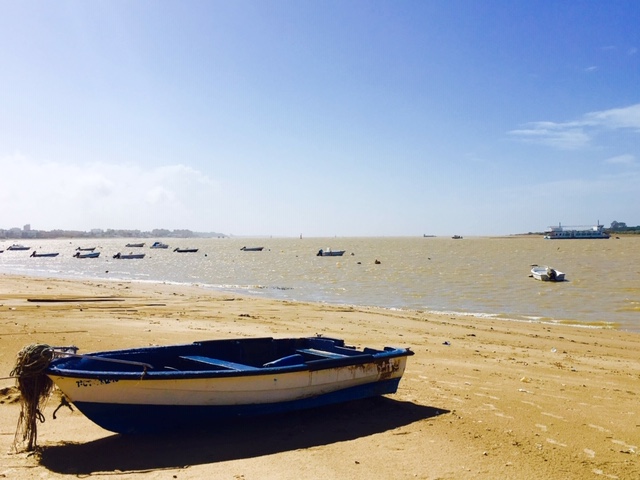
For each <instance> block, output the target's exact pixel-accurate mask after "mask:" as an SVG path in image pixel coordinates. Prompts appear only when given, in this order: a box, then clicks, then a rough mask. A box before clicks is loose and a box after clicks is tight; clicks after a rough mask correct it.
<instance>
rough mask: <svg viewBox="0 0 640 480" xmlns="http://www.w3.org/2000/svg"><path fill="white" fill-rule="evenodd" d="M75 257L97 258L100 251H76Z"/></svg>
mask: <svg viewBox="0 0 640 480" xmlns="http://www.w3.org/2000/svg"><path fill="white" fill-rule="evenodd" d="M73 256H74V257H76V258H98V257H99V256H100V252H94V251H93V250H90V251H80V252H76V253H75V254H74V255H73Z"/></svg>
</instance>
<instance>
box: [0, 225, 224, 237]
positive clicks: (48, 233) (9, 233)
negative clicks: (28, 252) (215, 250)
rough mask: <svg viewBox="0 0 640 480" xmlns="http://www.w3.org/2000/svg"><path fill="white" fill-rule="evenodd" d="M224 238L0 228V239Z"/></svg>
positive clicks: (206, 234) (184, 233)
mask: <svg viewBox="0 0 640 480" xmlns="http://www.w3.org/2000/svg"><path fill="white" fill-rule="evenodd" d="M171 237H173V238H224V237H227V235H225V234H224V233H216V232H193V231H191V230H184V229H180V230H168V229H164V228H160V229H154V230H151V231H148V232H147V231H142V230H122V229H107V230H104V229H102V228H92V229H91V230H89V231H88V232H85V231H79V230H33V229H32V228H31V224H26V225H25V226H24V227H22V228H18V227H13V228H9V229H6V230H5V229H0V239H21V238H27V239H33V238H171Z"/></svg>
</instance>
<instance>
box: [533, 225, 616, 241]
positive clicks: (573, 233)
mask: <svg viewBox="0 0 640 480" xmlns="http://www.w3.org/2000/svg"><path fill="white" fill-rule="evenodd" d="M544 238H546V239H547V240H571V239H573V240H577V239H590V238H609V234H608V233H607V232H605V231H604V225H600V222H599V221H598V224H597V225H594V226H592V227H563V226H562V224H558V226H557V227H549V230H547V231H546V232H545V236H544Z"/></svg>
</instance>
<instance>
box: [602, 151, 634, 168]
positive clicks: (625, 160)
mask: <svg viewBox="0 0 640 480" xmlns="http://www.w3.org/2000/svg"><path fill="white" fill-rule="evenodd" d="M604 163H609V164H613V165H627V166H633V165H635V164H636V157H635V156H634V155H631V154H630V153H626V154H624V155H618V156H616V157H611V158H607V159H606V160H605V161H604Z"/></svg>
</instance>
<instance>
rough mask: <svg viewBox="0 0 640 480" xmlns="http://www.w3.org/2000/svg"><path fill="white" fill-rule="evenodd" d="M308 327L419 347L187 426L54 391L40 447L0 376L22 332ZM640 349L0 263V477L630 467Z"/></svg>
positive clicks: (132, 342)
mask: <svg viewBox="0 0 640 480" xmlns="http://www.w3.org/2000/svg"><path fill="white" fill-rule="evenodd" d="M105 298H108V299H110V301H96V300H97V299H99V300H104V299H105ZM54 299H55V300H56V301H55V302H52V301H50V300H54ZM47 300H49V301H47ZM61 300H63V301H61ZM315 334H323V335H326V336H331V337H337V338H343V339H344V340H345V341H346V342H347V343H349V344H351V345H356V346H359V347H363V346H371V347H376V348H379V347H382V346H387V345H389V346H397V347H411V348H412V350H413V351H414V352H415V355H414V356H412V357H410V358H409V361H408V364H407V369H406V372H405V375H404V377H403V379H402V381H401V383H400V388H399V390H398V393H397V394H395V395H390V396H388V397H384V398H379V399H371V400H365V401H359V402H352V403H349V404H344V405H338V406H334V407H329V408H323V409H318V410H309V411H306V412H302V413H296V414H291V415H287V416H279V417H271V418H264V419H258V420H253V421H245V422H242V423H238V424H235V425H231V426H223V427H221V428H216V429H212V430H211V431H210V432H206V433H205V432H201V431H200V432H194V433H193V434H192V435H189V434H187V433H180V434H168V435H165V436H135V437H127V436H120V435H115V434H112V433H111V432H108V431H105V430H103V429H101V428H100V427H98V426H96V425H94V424H93V423H91V422H90V421H89V420H87V419H86V418H85V417H84V416H83V415H82V414H80V413H79V412H77V411H76V410H73V411H71V410H70V409H69V408H67V407H62V408H60V409H59V410H57V411H56V413H55V416H56V418H55V419H54V418H53V413H54V411H55V410H56V407H58V405H59V403H60V402H59V400H60V395H59V393H56V392H54V394H53V395H52V397H51V398H50V400H49V403H48V405H47V408H46V409H45V416H46V421H45V422H44V423H43V424H40V425H39V429H38V445H39V447H40V448H39V451H38V452H37V453H36V454H28V453H26V452H24V451H18V452H17V453H16V452H13V451H12V444H13V441H14V434H15V430H16V423H17V419H18V415H19V411H20V407H19V402H18V393H17V390H16V389H15V381H14V380H13V379H11V378H8V377H9V372H10V371H11V370H12V369H13V366H14V364H15V357H16V354H17V352H18V351H19V350H20V349H21V348H22V347H24V346H25V345H29V344H33V343H46V344H49V345H76V346H78V347H79V348H80V353H89V352H91V351H96V350H108V349H116V348H117V349H120V348H129V347H136V346H146V345H168V344H174V343H184V342H191V341H196V340H203V339H216V338H233V337H253V336H273V337H288V336H312V335H315ZM639 351H640V336H639V335H637V334H633V333H626V332H620V331H616V330H609V329H593V328H581V327H567V326H562V325H548V324H540V323H525V322H513V321H505V320H495V319H479V318H471V317H453V316H449V315H442V316H439V315H432V314H425V313H421V312H408V311H390V310H384V309H374V308H352V307H339V306H327V305H323V304H312V303H295V302H288V301H276V300H265V299H257V298H252V297H240V296H236V295H231V294H221V293H217V292H214V291H210V290H204V289H200V288H198V287H176V286H174V285H164V284H143V283H129V282H108V281H68V280H53V279H44V278H27V277H16V276H9V275H0V367H1V369H0V377H2V380H1V381H0V393H1V396H0V410H1V411H2V414H1V415H0V425H1V430H0V432H1V435H0V442H1V446H0V449H1V460H0V477H2V478H9V479H25V478H65V477H74V478H78V477H79V478H85V477H91V478H114V476H116V477H118V478H136V479H145V480H146V479H166V478H175V479H197V478H198V479H199V478H215V479H232V480H239V479H242V480H257V479H260V480H263V479H297V480H299V479H321V478H322V479H327V478H328V479H343V478H344V479H346V478H349V479H371V478H393V479H416V478H417V479H531V478H543V479H563V480H565V479H588V478H594V479H598V478H602V479H637V478H640V458H639V453H638V452H639V451H640V403H639V401H640V355H639V354H638V352H639Z"/></svg>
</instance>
